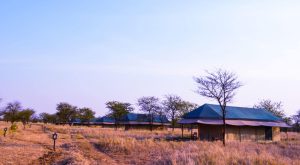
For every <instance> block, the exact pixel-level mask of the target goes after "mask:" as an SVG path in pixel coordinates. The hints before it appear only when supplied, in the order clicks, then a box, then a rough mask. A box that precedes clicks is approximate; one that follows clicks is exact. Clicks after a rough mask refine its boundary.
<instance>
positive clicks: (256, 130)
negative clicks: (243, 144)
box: [254, 127, 258, 142]
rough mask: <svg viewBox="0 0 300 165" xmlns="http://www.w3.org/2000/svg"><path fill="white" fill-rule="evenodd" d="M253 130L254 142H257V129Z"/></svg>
mask: <svg viewBox="0 0 300 165" xmlns="http://www.w3.org/2000/svg"><path fill="white" fill-rule="evenodd" d="M254 128H255V141H256V142H257V139H258V138H257V129H256V127H254Z"/></svg>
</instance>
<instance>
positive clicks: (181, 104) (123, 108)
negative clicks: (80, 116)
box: [106, 95, 198, 131]
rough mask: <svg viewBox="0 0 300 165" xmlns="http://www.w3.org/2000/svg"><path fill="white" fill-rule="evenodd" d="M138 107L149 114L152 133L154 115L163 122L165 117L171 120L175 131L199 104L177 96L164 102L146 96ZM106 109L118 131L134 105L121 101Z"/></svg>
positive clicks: (138, 101)
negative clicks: (123, 118) (178, 123)
mask: <svg viewBox="0 0 300 165" xmlns="http://www.w3.org/2000/svg"><path fill="white" fill-rule="evenodd" d="M137 106H138V108H139V110H140V111H142V112H145V113H146V114H147V116H148V121H149V123H150V130H151V131H152V126H153V119H154V115H156V116H158V117H159V118H160V121H161V122H163V117H164V116H166V117H167V118H168V119H169V120H171V125H172V128H173V130H174V128H175V125H176V123H177V121H178V120H179V119H180V118H182V117H183V116H184V114H186V113H188V112H190V111H192V110H194V109H195V108H196V107H198V105H197V104H194V103H191V102H188V101H184V100H183V99H182V98H181V97H179V96H177V95H166V96H164V99H163V100H160V99H159V98H157V97H155V96H144V97H141V98H139V99H138V100H137ZM106 107H107V109H109V113H108V115H107V116H109V117H112V118H113V119H114V120H115V128H116V129H117V126H118V125H119V122H120V120H121V118H122V116H124V115H126V114H128V113H130V112H132V111H133V110H134V108H133V106H132V104H130V103H123V102H119V101H109V102H107V103H106Z"/></svg>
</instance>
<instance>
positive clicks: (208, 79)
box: [195, 69, 242, 146]
mask: <svg viewBox="0 0 300 165" xmlns="http://www.w3.org/2000/svg"><path fill="white" fill-rule="evenodd" d="M195 81H196V83H197V85H198V90H197V93H198V94H199V95H201V96H203V97H207V98H210V99H213V100H216V101H217V102H218V104H219V105H220V108H221V112H222V120H223V129H222V135H223V145H224V146H225V134H226V122H225V119H226V106H227V104H228V103H230V102H232V100H233V97H234V96H235V91H236V90H237V89H238V88H240V87H241V86H242V84H241V83H240V82H239V81H238V80H237V76H236V75H235V74H234V73H231V72H228V71H226V70H222V69H218V70H217V71H216V72H208V71H207V75H206V76H202V77H196V78H195Z"/></svg>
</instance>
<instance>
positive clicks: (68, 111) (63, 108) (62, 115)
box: [56, 102, 78, 124]
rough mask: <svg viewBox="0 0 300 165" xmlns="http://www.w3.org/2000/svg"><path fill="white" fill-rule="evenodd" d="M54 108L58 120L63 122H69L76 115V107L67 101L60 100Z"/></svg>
mask: <svg viewBox="0 0 300 165" xmlns="http://www.w3.org/2000/svg"><path fill="white" fill-rule="evenodd" d="M56 110H57V112H56V115H57V117H58V121H59V122H60V123H63V124H66V123H69V124H71V122H72V121H73V120H75V119H76V118H77V117H78V113H77V107H75V106H72V105H70V104H68V103H64V102H62V103H59V104H57V107H56Z"/></svg>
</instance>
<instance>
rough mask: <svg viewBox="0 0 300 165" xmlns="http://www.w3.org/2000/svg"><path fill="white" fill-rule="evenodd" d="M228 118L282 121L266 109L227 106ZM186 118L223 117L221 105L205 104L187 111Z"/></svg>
mask: <svg viewBox="0 0 300 165" xmlns="http://www.w3.org/2000/svg"><path fill="white" fill-rule="evenodd" d="M225 117H226V119H233V120H238V119H242V120H256V121H282V119H281V118H279V117H277V116H275V115H274V114H272V113H270V112H268V111H267V110H265V109H255V108H245V107H233V106H227V107H226V116H225ZM183 118H184V119H222V111H221V107H220V106H219V105H214V104H204V105H202V106H200V107H199V108H196V109H195V110H193V111H191V112H189V113H187V114H186V115H184V117H183Z"/></svg>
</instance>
